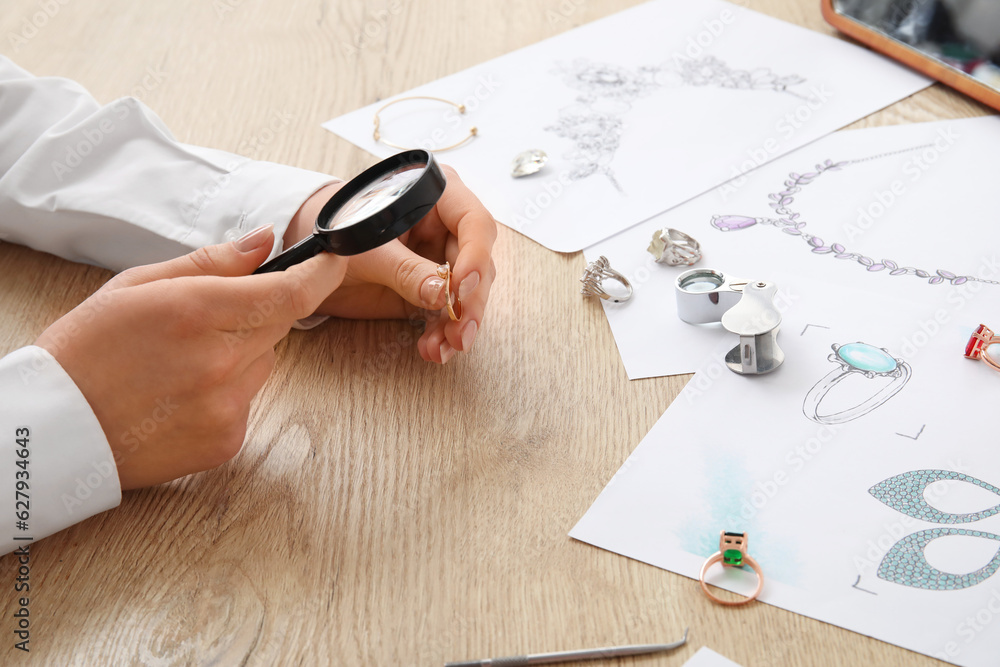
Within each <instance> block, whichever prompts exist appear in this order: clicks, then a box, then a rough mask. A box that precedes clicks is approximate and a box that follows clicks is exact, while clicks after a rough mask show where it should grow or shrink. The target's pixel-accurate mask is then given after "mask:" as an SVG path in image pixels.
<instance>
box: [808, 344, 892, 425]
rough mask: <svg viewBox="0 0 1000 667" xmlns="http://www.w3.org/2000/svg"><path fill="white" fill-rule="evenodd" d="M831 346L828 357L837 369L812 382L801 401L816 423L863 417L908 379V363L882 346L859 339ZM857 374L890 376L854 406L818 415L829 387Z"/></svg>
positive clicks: (871, 377)
mask: <svg viewBox="0 0 1000 667" xmlns="http://www.w3.org/2000/svg"><path fill="white" fill-rule="evenodd" d="M832 347H833V354H831V355H830V356H829V357H827V358H828V359H829V360H830V361H832V362H833V363H835V364H838V368H835V369H834V370H832V371H830V372H829V373H827V374H826V375H825V376H823V377H822V378H821V379H820V380H819V382H817V383H816V384H815V385H813V388H812V389H810V390H809V393H808V394H806V397H805V400H804V401H803V402H802V413H803V414H804V415H805V416H806V417H808V418H809V419H811V420H812V421H814V422H816V423H818V424H843V423H845V422H849V421H853V420H855V419H857V418H858V417H862V416H864V415H866V414H868V413H869V412H871V411H872V410H874V409H875V408H877V407H879V406H880V405H882V404H883V403H885V402H886V401H888V400H889V399H890V398H892V397H893V396H895V395H896V394H898V393H899V392H900V391H901V390H902V389H903V387H905V386H906V383H907V382H908V381H909V380H910V375H911V369H910V365H909V364H907V363H906V362H905V361H903V360H902V359H897V358H895V357H893V356H892V355H891V354H889V351H888V350H887V349H885V348H878V347H875V346H874V345H869V344H868V343H861V342H857V343H848V344H847V345H839V344H837V343H834V344H833V346H832ZM859 374H860V375H863V376H864V377H865V378H867V379H868V380H875V379H879V380H882V379H883V378H889V379H890V381H889V382H888V384H883V386H882V387H881V388H880V389H878V390H877V391H876V392H875V393H874V394H872V395H870V396H869V397H868V398H865V399H864V400H862V401H861V402H860V403H858V404H857V405H855V406H853V407H850V408H847V409H846V410H841V411H839V412H833V413H829V414H820V404H822V403H823V400H824V399H825V398H826V396H827V394H828V393H829V392H830V390H831V389H833V388H834V387H835V386H837V385H838V384H839V383H840V382H842V381H843V380H845V379H846V378H848V377H849V376H851V375H859Z"/></svg>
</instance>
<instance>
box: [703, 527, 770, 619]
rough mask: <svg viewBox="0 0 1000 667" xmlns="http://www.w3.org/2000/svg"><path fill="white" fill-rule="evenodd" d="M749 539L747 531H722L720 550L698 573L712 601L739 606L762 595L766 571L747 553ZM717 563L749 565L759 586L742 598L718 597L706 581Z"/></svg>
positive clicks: (709, 558)
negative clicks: (708, 573) (728, 598)
mask: <svg viewBox="0 0 1000 667" xmlns="http://www.w3.org/2000/svg"><path fill="white" fill-rule="evenodd" d="M748 539H749V538H748V537H747V534H746V533H727V532H726V531H721V533H720V534H719V550H718V551H717V552H715V553H714V554H712V555H711V556H709V557H708V560H706V561H705V564H704V565H702V566H701V572H700V573H699V574H698V582H699V583H700V584H701V590H703V591H704V592H705V595H707V596H708V597H709V599H710V600H712V602H717V603H719V604H723V605H726V606H727V607H738V606H740V605H743V604H747V603H748V602H752V601H753V600H756V599H757V596H758V595H760V592H761V590H762V589H763V588H764V573H763V572H762V571H761V569H760V565H758V564H757V561H755V560H754V559H753V558H752V557H751V556H750V554H748V553H747V541H748ZM716 563H722V567H724V568H725V567H743V566H744V565H749V566H750V569H752V570H753V571H754V572H755V573H756V574H757V588H755V589H754V591H753V593H751V594H750V595H748V596H747V597H745V598H743V599H742V600H723V599H722V598H720V597H716V596H715V594H714V593H712V591H711V590H710V589H709V587H708V584H707V583H706V582H705V574H706V573H707V572H708V569H709V568H710V567H712V566H713V565H715V564H716Z"/></svg>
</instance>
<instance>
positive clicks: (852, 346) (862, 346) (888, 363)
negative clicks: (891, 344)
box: [837, 343, 897, 373]
mask: <svg viewBox="0 0 1000 667" xmlns="http://www.w3.org/2000/svg"><path fill="white" fill-rule="evenodd" d="M837 356H838V357H840V358H841V359H843V360H844V361H846V362H847V363H848V364H850V365H851V366H853V367H854V368H857V369H858V370H859V371H869V372H872V373H891V372H892V371H894V370H896V365H897V364H896V360H895V359H893V358H892V357H891V356H890V355H889V354H886V353H885V352H884V351H882V350H880V349H879V348H877V347H875V346H874V345H869V344H868V343H848V344H847V345H841V346H840V349H838V350H837Z"/></svg>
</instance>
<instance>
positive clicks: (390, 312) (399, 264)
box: [284, 166, 497, 364]
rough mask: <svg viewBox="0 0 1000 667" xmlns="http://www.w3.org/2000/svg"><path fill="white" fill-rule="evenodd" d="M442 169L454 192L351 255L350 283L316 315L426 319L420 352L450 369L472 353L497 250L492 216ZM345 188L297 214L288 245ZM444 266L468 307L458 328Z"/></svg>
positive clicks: (448, 188)
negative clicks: (441, 271)
mask: <svg viewBox="0 0 1000 667" xmlns="http://www.w3.org/2000/svg"><path fill="white" fill-rule="evenodd" d="M442 170H443V171H444V174H445V178H446V179H447V186H446V187H445V190H444V194H443V195H442V196H441V199H440V200H438V203H437V205H436V206H435V207H434V208H433V209H432V210H431V212H430V213H428V214H427V215H426V216H425V217H424V218H423V220H421V221H420V222H418V223H417V224H416V225H415V226H414V227H413V228H412V229H411V230H410V231H408V232H407V233H405V234H403V235H402V236H400V237H399V238H398V239H396V240H394V241H391V242H389V243H387V244H385V245H383V246H381V247H379V248H376V249H374V250H370V251H368V252H365V253H362V254H360V255H355V256H353V257H351V258H350V262H349V264H348V268H347V275H346V277H345V278H344V282H343V284H342V285H341V287H340V288H339V289H338V290H337V291H336V292H334V293H333V294H331V295H330V297H329V298H328V299H327V300H326V301H324V302H323V305H322V306H321V307H320V309H319V310H318V311H317V314H318V315H332V316H335V317H347V318H356V319H407V318H409V319H411V320H414V319H420V320H425V321H426V322H427V326H426V328H425V329H424V332H423V334H422V335H421V336H420V339H419V340H418V341H417V349H418V350H419V351H420V356H421V357H423V358H424V359H426V360H427V361H434V362H437V363H442V364H443V363H446V362H447V361H448V360H449V359H451V357H452V356H454V354H455V352H456V351H461V352H468V351H469V350H470V349H472V344H473V341H475V339H476V334H477V333H478V332H479V329H480V327H481V326H482V322H483V317H484V315H485V312H486V303H487V301H488V299H489V294H490V288H491V287H492V286H493V280H494V278H495V277H496V267H495V265H494V263H493V257H492V251H493V243H494V241H495V240H496V236H497V229H496V221H495V220H494V219H493V216H492V215H490V213H489V211H487V210H486V208H485V207H484V206H483V205H482V203H481V202H480V201H479V199H478V198H476V196H475V195H474V194H473V193H472V191H471V190H469V188H468V187H466V185H465V183H463V182H462V179H461V178H460V177H459V176H458V173H457V172H456V171H455V170H454V169H452V168H451V167H447V166H443V167H442ZM339 186H340V184H334V185H330V186H327V187H326V188H324V189H323V190H320V191H319V192H318V193H316V195H314V196H313V197H312V198H311V199H310V202H307V203H306V204H305V205H303V209H302V210H301V211H300V214H299V215H297V216H296V218H300V220H299V221H298V222H297V223H296V221H293V224H292V225H291V226H290V227H289V229H288V232H287V233H286V234H285V238H284V241H285V247H290V246H291V244H293V243H295V242H297V241H298V240H299V239H300V238H302V237H303V236H305V235H307V234H308V233H310V232H311V220H315V217H316V216H315V213H313V211H312V210H311V208H315V207H316V206H317V205H318V206H320V207H321V206H322V204H323V203H325V202H326V200H327V199H329V197H330V196H331V195H332V194H333V192H334V191H335V190H336V189H338V188H339ZM316 213H318V209H317V210H316ZM307 221H308V224H309V226H305V223H306V222H307ZM303 227H305V228H304V229H303ZM445 261H447V262H448V263H450V265H451V271H452V278H451V291H452V293H453V294H454V298H457V299H458V300H459V301H461V304H462V318H461V319H460V320H459V321H457V322H456V321H453V320H451V319H450V318H449V316H448V312H447V310H446V309H445V305H446V295H445V281H443V280H442V279H441V278H440V277H438V272H437V269H438V266H440V265H441V264H444V263H445Z"/></svg>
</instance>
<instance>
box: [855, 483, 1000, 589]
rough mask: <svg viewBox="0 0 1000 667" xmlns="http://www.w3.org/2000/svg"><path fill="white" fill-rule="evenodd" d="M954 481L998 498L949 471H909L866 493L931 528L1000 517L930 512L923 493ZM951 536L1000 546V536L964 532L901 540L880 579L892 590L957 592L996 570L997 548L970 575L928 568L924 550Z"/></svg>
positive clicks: (998, 509) (999, 565) (999, 509)
mask: <svg viewBox="0 0 1000 667" xmlns="http://www.w3.org/2000/svg"><path fill="white" fill-rule="evenodd" d="M942 480H954V481H960V482H966V483H969V484H975V485H976V486H979V487H981V488H983V489H986V490H987V491H990V492H992V493H994V494H996V495H998V496H1000V489H998V488H997V487H995V486H993V485H992V484H987V483H986V482H984V481H982V480H979V479H976V478H975V477H971V476H969V475H965V474H963V473H960V472H954V471H952V470H912V471H910V472H905V473H902V474H899V475H896V476H895V477H890V478H889V479H886V480H883V481H881V482H879V483H878V484H876V485H875V486H873V487H872V488H870V489H868V493H870V494H871V495H872V496H873V497H874V498H876V499H878V500H879V501H881V502H883V503H885V504H886V505H887V506H888V507H891V508H892V509H894V510H896V511H897V512H900V513H901V514H905V515H906V516H909V517H913V518H915V519H920V520H921V521H927V522H929V523H945V524H948V523H952V524H954V523H970V522H972V521H981V520H983V519H987V518H989V517H991V516H994V515H995V514H998V513H1000V505H997V506H995V507H991V508H989V509H985V510H982V511H980V512H972V513H967V514H953V513H950V512H942V511H940V510H938V509H937V508H935V507H932V506H931V505H930V503H928V502H927V500H926V498H925V497H924V490H925V489H926V488H927V487H928V486H930V485H931V484H933V483H934V482H938V481H942ZM951 535H966V536H969V537H978V538H982V539H987V540H996V541H1000V535H994V534H993V533H987V532H984V531H978V530H968V529H962V528H931V529H928V530H921V531H919V532H916V533H913V534H911V535H907V536H906V537H904V538H902V539H900V540H899V541H898V542H896V544H894V545H892V548H890V549H889V551H888V552H887V553H886V555H885V556H884V557H883V558H882V562H881V563H880V564H879V567H878V576H879V578H880V579H885V580H886V581H890V582H892V583H895V584H900V585H902V586H910V587H911V588H923V589H926V590H939V591H940V590H961V589H963V588H969V587H970V586H975V585H977V584H981V583H982V582H984V581H985V580H987V579H989V578H990V577H992V576H993V575H994V574H995V573H996V571H997V570H998V569H1000V548H998V550H997V553H996V554H995V555H994V556H993V558H992V559H991V560H990V562H989V563H987V564H986V565H984V566H983V567H981V568H979V569H978V570H975V571H974V572H969V573H968V574H951V573H949V572H942V571H941V570H939V569H937V568H935V567H934V566H932V565H931V564H930V563H928V562H927V558H926V556H924V549H925V548H926V547H927V545H928V544H930V543H931V542H932V541H934V540H936V539H938V538H941V537H948V536H951Z"/></svg>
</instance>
